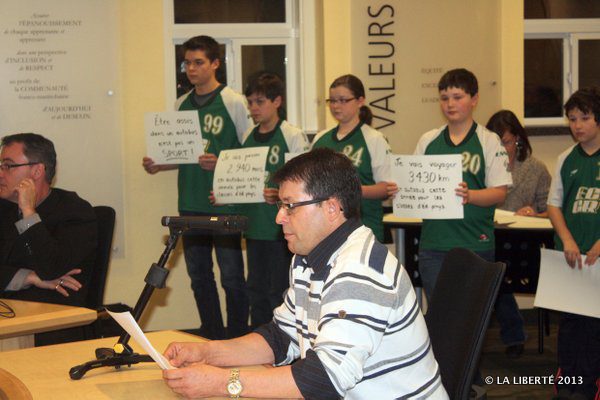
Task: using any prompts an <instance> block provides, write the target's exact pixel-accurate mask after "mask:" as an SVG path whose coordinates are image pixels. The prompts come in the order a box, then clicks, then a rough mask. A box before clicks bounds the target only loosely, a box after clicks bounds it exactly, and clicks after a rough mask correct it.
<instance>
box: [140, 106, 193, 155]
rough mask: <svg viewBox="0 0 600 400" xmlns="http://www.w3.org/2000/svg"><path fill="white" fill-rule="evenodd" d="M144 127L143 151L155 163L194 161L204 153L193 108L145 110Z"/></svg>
mask: <svg viewBox="0 0 600 400" xmlns="http://www.w3.org/2000/svg"><path fill="white" fill-rule="evenodd" d="M144 127H145V130H146V148H147V153H146V154H148V157H150V158H152V159H153V160H154V162H155V163H156V164H195V163H197V162H198V157H199V156H200V155H202V154H204V146H203V144H202V143H203V141H202V134H201V132H200V121H199V120H198V113H197V112H196V111H166V112H152V113H146V114H145V115H144Z"/></svg>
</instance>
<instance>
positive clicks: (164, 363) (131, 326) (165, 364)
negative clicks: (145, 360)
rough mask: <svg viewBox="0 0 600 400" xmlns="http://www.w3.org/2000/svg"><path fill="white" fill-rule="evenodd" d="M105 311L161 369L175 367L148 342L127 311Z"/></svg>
mask: <svg viewBox="0 0 600 400" xmlns="http://www.w3.org/2000/svg"><path fill="white" fill-rule="evenodd" d="M106 311H107V312H108V313H109V314H110V316H111V317H113V319H114V320H115V321H117V322H118V323H119V325H121V326H122V327H123V329H125V331H126V332H127V333H129V335H131V337H132V338H133V340H135V341H136V342H138V344H139V345H140V346H142V348H143V349H144V350H146V353H148V355H149V356H150V357H152V359H153V360H154V361H156V363H157V364H158V366H159V367H160V368H161V369H175V367H174V366H172V365H171V363H169V361H168V360H167V359H166V358H165V356H163V355H162V354H161V353H159V352H158V351H156V349H155V348H154V346H152V344H151V343H150V341H149V340H148V338H147V337H146V335H145V334H144V332H142V329H141V328H140V326H139V325H138V323H137V322H136V321H135V319H133V316H132V315H131V313H130V312H129V311H126V312H120V313H118V312H111V311H108V310H106Z"/></svg>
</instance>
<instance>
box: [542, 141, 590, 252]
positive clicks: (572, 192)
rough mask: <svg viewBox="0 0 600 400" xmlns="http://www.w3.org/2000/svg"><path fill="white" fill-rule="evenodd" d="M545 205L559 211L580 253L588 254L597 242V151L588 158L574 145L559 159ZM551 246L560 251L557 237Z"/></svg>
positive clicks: (561, 245) (560, 245)
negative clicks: (556, 208) (559, 209)
mask: <svg viewBox="0 0 600 400" xmlns="http://www.w3.org/2000/svg"><path fill="white" fill-rule="evenodd" d="M548 204H549V205H551V206H554V207H559V208H561V210H562V213H563V215H564V217H565V222H566V223H567V228H569V231H570V232H571V235H573V238H574V239H575V242H576V243H577V246H579V250H580V251H581V252H582V253H585V252H587V251H589V250H590V249H591V247H592V246H593V245H594V243H596V241H597V240H598V239H600V149H599V150H597V151H596V152H595V153H594V154H592V155H589V154H587V153H586V152H585V151H584V150H583V149H582V148H581V145H580V144H576V145H574V146H571V147H569V148H568V149H567V150H566V151H564V152H563V153H561V155H559V156H558V162H557V166H556V174H555V175H554V179H552V186H551V187H550V196H549V197H548ZM554 246H555V247H556V249H557V250H563V243H562V241H561V240H560V238H559V237H558V235H554Z"/></svg>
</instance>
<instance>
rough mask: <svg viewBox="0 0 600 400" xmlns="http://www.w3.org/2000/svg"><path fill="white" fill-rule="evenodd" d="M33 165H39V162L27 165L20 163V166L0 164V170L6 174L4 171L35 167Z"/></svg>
mask: <svg viewBox="0 0 600 400" xmlns="http://www.w3.org/2000/svg"><path fill="white" fill-rule="evenodd" d="M35 164H39V162H28V163H22V164H6V163H0V170H2V171H4V172H6V171H10V170H11V169H13V168H17V167H25V166H27V165H35Z"/></svg>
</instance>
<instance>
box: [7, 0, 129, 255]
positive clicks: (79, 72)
mask: <svg viewBox="0 0 600 400" xmlns="http://www.w3.org/2000/svg"><path fill="white" fill-rule="evenodd" d="M0 10H1V12H0V26H1V27H2V29H0V136H5V135H8V134H12V133H17V132H35V133H39V134H41V135H43V136H45V137H47V138H49V139H50V140H52V141H53V142H54V145H55V148H56V152H57V156H58V166H57V174H56V180H55V182H54V185H55V186H56V187H60V188H63V189H66V190H71V191H75V192H77V193H78V194H79V195H80V196H81V197H83V198H84V199H86V200H88V201H89V202H90V203H91V204H92V205H108V206H111V207H113V208H114V209H115V210H116V212H117V225H116V228H115V237H114V241H113V243H114V248H115V249H116V255H121V254H122V251H123V246H122V245H123V226H122V224H121V223H120V221H122V220H123V218H122V214H123V193H122V186H123V181H122V176H123V165H122V146H121V143H122V135H121V131H120V118H121V117H120V114H119V109H120V105H119V98H120V93H119V87H118V79H117V78H118V68H119V60H118V54H119V52H118V43H119V41H118V37H117V35H118V32H119V24H118V18H117V17H118V15H119V14H118V4H117V2H116V0H105V1H104V0H103V1H93V0H79V1H72V0H52V1H47V0H20V1H14V0H0Z"/></svg>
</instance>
